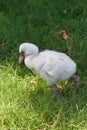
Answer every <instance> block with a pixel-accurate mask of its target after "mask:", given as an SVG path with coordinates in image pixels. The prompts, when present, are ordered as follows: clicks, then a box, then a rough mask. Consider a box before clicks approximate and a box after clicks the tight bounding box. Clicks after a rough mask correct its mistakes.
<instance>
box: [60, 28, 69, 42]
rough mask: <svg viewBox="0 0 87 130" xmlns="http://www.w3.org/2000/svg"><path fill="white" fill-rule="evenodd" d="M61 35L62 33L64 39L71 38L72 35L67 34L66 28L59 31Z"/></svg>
mask: <svg viewBox="0 0 87 130" xmlns="http://www.w3.org/2000/svg"><path fill="white" fill-rule="evenodd" d="M59 35H61V36H62V37H63V39H65V40H67V39H70V38H71V37H70V36H68V35H67V33H66V31H65V30H60V31H59Z"/></svg>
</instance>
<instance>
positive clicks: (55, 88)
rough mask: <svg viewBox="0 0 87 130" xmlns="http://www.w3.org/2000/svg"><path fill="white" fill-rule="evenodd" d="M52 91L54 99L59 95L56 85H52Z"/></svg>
mask: <svg viewBox="0 0 87 130" xmlns="http://www.w3.org/2000/svg"><path fill="white" fill-rule="evenodd" d="M53 90H54V98H57V96H58V95H59V89H58V87H57V85H56V84H54V85H53Z"/></svg>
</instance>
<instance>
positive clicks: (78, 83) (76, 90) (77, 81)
mask: <svg viewBox="0 0 87 130" xmlns="http://www.w3.org/2000/svg"><path fill="white" fill-rule="evenodd" d="M72 79H73V80H74V89H75V93H76V94H77V93H78V90H79V86H80V84H81V80H80V77H79V76H77V75H75V74H74V75H73V76H72Z"/></svg>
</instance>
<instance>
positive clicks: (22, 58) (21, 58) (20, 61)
mask: <svg viewBox="0 0 87 130" xmlns="http://www.w3.org/2000/svg"><path fill="white" fill-rule="evenodd" d="M23 60H24V56H23V55H21V54H20V56H19V60H18V63H19V64H21V63H22V62H23Z"/></svg>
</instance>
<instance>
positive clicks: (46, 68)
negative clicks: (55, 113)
mask: <svg viewBox="0 0 87 130" xmlns="http://www.w3.org/2000/svg"><path fill="white" fill-rule="evenodd" d="M19 53H20V56H19V64H21V63H22V61H23V60H24V62H25V65H26V66H27V67H28V68H30V69H31V70H35V71H36V72H37V73H38V74H39V75H40V76H41V77H42V78H43V79H44V80H45V81H46V82H47V83H48V84H50V85H52V86H53V89H54V94H55V96H54V97H55V98H56V97H57V96H58V94H59V89H58V87H57V85H56V83H57V82H58V81H62V80H67V79H69V78H72V79H73V80H74V83H75V85H74V89H75V93H77V92H78V88H79V85H80V78H79V76H77V75H76V74H75V73H76V63H75V62H74V61H73V60H72V59H71V58H70V57H69V56H67V55H66V54H64V53H61V52H57V51H53V50H45V51H42V52H39V49H38V47H37V46H36V45H34V44H32V43H22V44H21V45H20V47H19Z"/></svg>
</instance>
